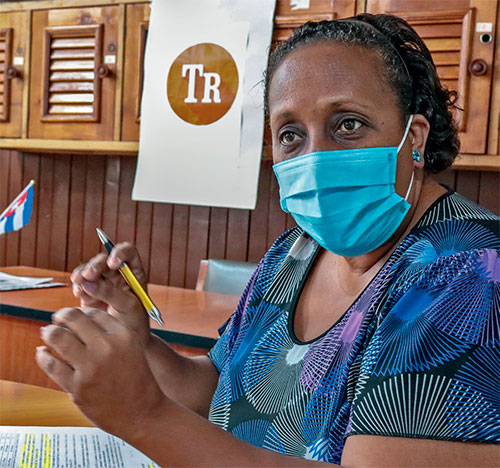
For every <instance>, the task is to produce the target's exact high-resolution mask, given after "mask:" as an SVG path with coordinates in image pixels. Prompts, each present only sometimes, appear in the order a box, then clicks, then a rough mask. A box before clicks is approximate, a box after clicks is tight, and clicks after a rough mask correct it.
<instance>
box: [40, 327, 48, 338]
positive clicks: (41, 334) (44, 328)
mask: <svg viewBox="0 0 500 468" xmlns="http://www.w3.org/2000/svg"><path fill="white" fill-rule="evenodd" d="M46 328H47V327H46V326H45V327H40V336H43V335H44V334H45V332H46V331H47V330H46Z"/></svg>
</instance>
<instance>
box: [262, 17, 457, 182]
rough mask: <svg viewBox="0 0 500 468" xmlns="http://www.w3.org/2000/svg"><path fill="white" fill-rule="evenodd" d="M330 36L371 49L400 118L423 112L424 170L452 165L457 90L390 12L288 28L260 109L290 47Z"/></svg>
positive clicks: (406, 26)
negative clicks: (441, 76)
mask: <svg viewBox="0 0 500 468" xmlns="http://www.w3.org/2000/svg"><path fill="white" fill-rule="evenodd" d="M325 40H333V41H336V42H340V43H343V44H347V45H355V46H361V47H366V48H368V49H370V50H373V51H374V52H376V53H377V54H378V55H379V56H380V58H381V59H382V61H383V63H384V65H385V67H384V74H385V76H386V78H387V82H388V84H389V87H390V88H391V89H392V90H393V91H394V92H395V94H396V96H397V100H398V105H399V108H400V111H401V115H402V121H404V118H405V117H406V116H408V115H411V114H422V115H424V116H425V118H426V119H427V120H428V122H429V124H430V131H429V135H428V138H427V143H426V147H425V154H424V157H425V169H426V170H427V171H429V172H433V173H438V172H441V171H443V170H445V169H446V168H448V167H449V166H451V164H452V163H453V161H454V159H455V157H456V156H457V154H458V151H459V149H460V142H459V140H458V134H457V126H456V124H455V122H454V120H453V115H452V109H453V108H458V107H457V106H456V105H455V102H456V99H457V93H456V92H455V91H450V90H448V89H446V88H444V87H443V86H442V85H441V82H440V80H439V77H438V75H437V72H436V66H435V65H434V62H433V61H432V57H431V54H430V52H429V49H428V48H427V46H426V45H425V44H424V42H423V41H422V39H420V37H419V36H418V34H417V33H416V32H415V30H414V29H413V28H412V27H411V26H410V25H409V24H408V23H407V22H406V21H405V20H403V19H401V18H398V17H397V16H393V15H382V14H381V15H372V14H368V13H363V14H360V15H357V16H353V17H352V18H345V19H339V20H331V21H319V22H312V21H310V22H307V23H305V24H304V25H302V26H300V27H298V28H297V29H295V30H294V31H293V34H292V36H291V37H290V38H289V39H288V40H287V41H285V42H283V43H281V44H280V45H279V46H278V47H277V48H276V49H275V50H274V51H273V52H272V53H271V56H270V58H269V66H268V69H267V72H266V77H265V95H264V96H265V110H266V113H267V114H268V113H269V104H268V94H269V85H270V83H271V80H272V77H273V74H274V72H275V71H276V69H277V68H278V66H279V65H280V64H281V62H282V61H283V60H284V58H285V57H286V56H287V55H288V54H289V53H290V52H292V51H293V50H295V49H297V48H298V47H300V46H303V45H306V44H312V43H315V42H319V41H325Z"/></svg>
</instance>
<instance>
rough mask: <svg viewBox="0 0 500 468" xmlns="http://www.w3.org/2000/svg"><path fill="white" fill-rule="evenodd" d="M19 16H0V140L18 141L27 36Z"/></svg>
mask: <svg viewBox="0 0 500 468" xmlns="http://www.w3.org/2000/svg"><path fill="white" fill-rule="evenodd" d="M24 20H25V17H24V15H23V13H21V12H13V13H5V14H1V15H0V137H9V138H19V137H20V136H21V132H22V99H23V86H24V80H25V66H24V64H25V54H26V45H27V40H28V36H27V34H26V27H25V24H24Z"/></svg>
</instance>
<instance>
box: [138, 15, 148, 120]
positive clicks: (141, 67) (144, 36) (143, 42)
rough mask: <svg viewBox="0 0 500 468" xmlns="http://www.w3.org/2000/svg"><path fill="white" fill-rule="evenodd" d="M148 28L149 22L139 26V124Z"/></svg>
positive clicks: (143, 22)
mask: <svg viewBox="0 0 500 468" xmlns="http://www.w3.org/2000/svg"><path fill="white" fill-rule="evenodd" d="M148 28H149V22H147V21H142V22H141V23H140V24H139V29H140V33H139V37H140V43H139V80H138V81H139V82H138V89H137V109H136V112H135V115H136V117H135V121H136V122H137V123H139V122H140V121H141V102H142V88H143V86H144V54H145V52H146V40H147V38H148Z"/></svg>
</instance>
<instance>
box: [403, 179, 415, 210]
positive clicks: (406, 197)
mask: <svg viewBox="0 0 500 468" xmlns="http://www.w3.org/2000/svg"><path fill="white" fill-rule="evenodd" d="M414 176H415V171H411V179H410V185H409V186H408V191H407V192H406V195H405V202H407V201H408V195H410V192H411V188H412V186H413V177H414Z"/></svg>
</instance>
